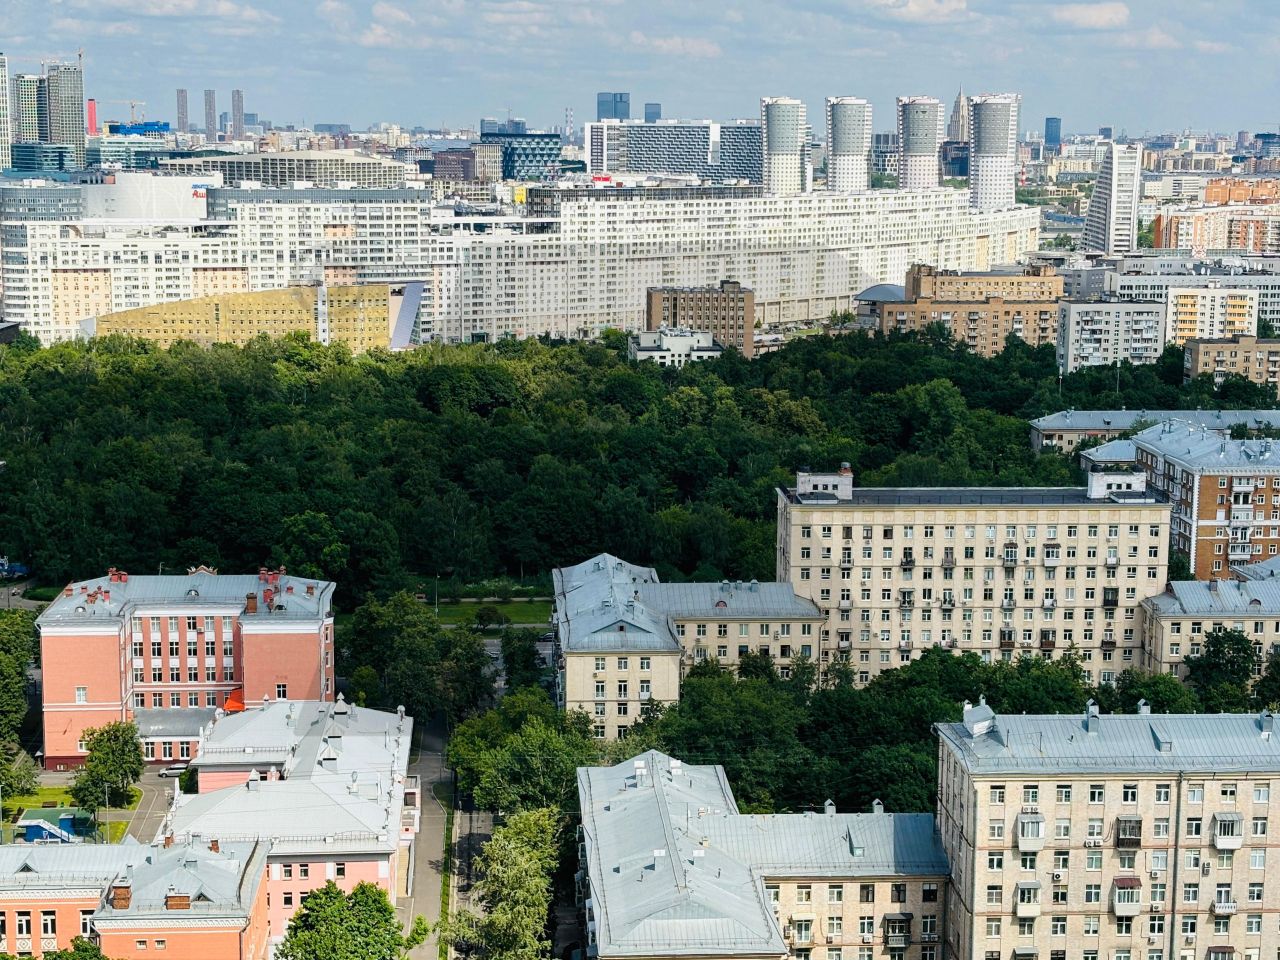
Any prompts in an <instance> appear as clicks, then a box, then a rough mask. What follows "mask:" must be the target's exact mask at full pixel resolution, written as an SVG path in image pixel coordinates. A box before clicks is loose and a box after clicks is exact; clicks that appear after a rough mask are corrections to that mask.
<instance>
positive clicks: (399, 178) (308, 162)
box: [160, 150, 412, 189]
mask: <svg viewBox="0 0 1280 960" xmlns="http://www.w3.org/2000/svg"><path fill="white" fill-rule="evenodd" d="M160 169H162V170H164V171H165V172H166V173H177V174H185V175H188V176H191V175H196V174H201V173H218V174H221V175H222V178H223V182H225V183H235V182H238V181H242V180H243V181H249V182H251V183H256V184H259V185H261V186H264V187H291V186H293V185H295V184H298V183H305V184H310V185H314V186H318V187H326V186H328V187H337V186H340V185H343V184H350V185H354V186H356V187H360V188H362V189H386V188H389V187H399V186H401V185H403V184H404V182H405V178H406V177H407V176H408V175H409V173H410V172H411V170H412V168H410V167H409V166H408V165H406V164H403V163H400V162H398V161H396V160H389V159H387V158H386V157H375V156H372V155H370V154H364V153H359V152H357V151H355V150H290V151H286V152H283V153H246V154H227V155H223V156H206V157H182V158H178V159H173V160H161V161H160Z"/></svg>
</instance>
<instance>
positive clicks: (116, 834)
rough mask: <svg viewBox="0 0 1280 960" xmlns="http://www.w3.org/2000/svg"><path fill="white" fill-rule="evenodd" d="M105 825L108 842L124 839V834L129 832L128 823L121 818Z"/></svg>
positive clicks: (117, 841)
mask: <svg viewBox="0 0 1280 960" xmlns="http://www.w3.org/2000/svg"><path fill="white" fill-rule="evenodd" d="M105 826H106V828H107V842H108V843H119V842H120V841H122V840H123V839H124V835H125V834H126V833H128V832H129V825H128V824H127V823H125V822H124V821H123V820H114V821H112V822H111V823H108V824H106V825H105Z"/></svg>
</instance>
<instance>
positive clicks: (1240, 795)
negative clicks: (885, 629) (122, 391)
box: [935, 704, 1280, 960]
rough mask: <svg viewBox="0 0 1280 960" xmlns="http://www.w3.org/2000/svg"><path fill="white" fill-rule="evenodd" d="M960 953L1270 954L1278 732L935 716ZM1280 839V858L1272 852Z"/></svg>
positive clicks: (1275, 917)
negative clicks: (951, 719) (947, 720)
mask: <svg viewBox="0 0 1280 960" xmlns="http://www.w3.org/2000/svg"><path fill="white" fill-rule="evenodd" d="M935 730H936V731H937V733H938V738H939V750H938V753H939V764H938V767H939V769H938V777H939V780H938V828H939V830H940V832H941V836H942V844H943V847H944V849H945V850H946V853H947V856H948V859H949V860H950V863H951V886H950V895H949V898H948V903H947V921H946V941H947V943H946V950H947V953H948V955H949V956H952V957H957V958H959V957H963V958H974V960H977V958H982V960H1008V958H1032V957H1035V958H1041V960H1126V958H1127V960H1271V958H1272V957H1275V956H1276V955H1277V949H1278V948H1280V882H1277V881H1276V879H1275V878H1274V877H1270V876H1268V872H1269V871H1274V870H1275V869H1276V867H1277V858H1278V857H1280V850H1277V847H1276V844H1275V843H1274V837H1275V835H1276V831H1274V830H1272V829H1271V824H1272V821H1273V820H1275V821H1276V830H1280V810H1277V808H1276V807H1273V806H1272V805H1271V789H1272V786H1273V785H1280V740H1278V739H1277V737H1276V729H1275V719H1274V717H1272V715H1271V714H1270V713H1266V712H1264V713H1262V714H1261V715H1260V716H1259V715H1250V714H1245V715H1238V714H1236V715H1233V714H1217V715H1153V714H1151V713H1150V711H1149V710H1148V709H1146V708H1145V707H1142V708H1141V709H1140V712H1139V713H1137V714H1131V715H1126V716H1121V715H1108V716H1102V715H1100V714H1099V713H1098V711H1097V708H1096V707H1095V706H1094V705H1093V704H1090V705H1089V708H1088V710H1087V711H1086V713H1085V714H1084V715H1083V716H1082V715H1075V716H1070V715H1058V716H1026V715H1021V716H1003V715H996V714H995V713H994V712H993V711H992V710H991V709H990V708H989V707H987V706H986V705H985V704H979V705H978V706H972V705H970V704H966V705H965V710H964V719H963V721H962V722H960V723H941V724H937V725H936V727H935ZM1273 851H1275V852H1273Z"/></svg>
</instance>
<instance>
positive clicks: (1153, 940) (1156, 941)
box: [1147, 934, 1160, 943]
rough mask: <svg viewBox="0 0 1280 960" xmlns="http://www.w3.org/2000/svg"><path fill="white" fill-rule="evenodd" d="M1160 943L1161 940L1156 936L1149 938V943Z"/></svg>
mask: <svg viewBox="0 0 1280 960" xmlns="http://www.w3.org/2000/svg"><path fill="white" fill-rule="evenodd" d="M1159 942H1160V938H1159V937H1157V936H1156V935H1155V934H1152V935H1151V936H1149V937H1147V943H1159Z"/></svg>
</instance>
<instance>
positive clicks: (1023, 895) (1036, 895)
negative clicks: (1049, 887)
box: [1014, 880, 1040, 920]
mask: <svg viewBox="0 0 1280 960" xmlns="http://www.w3.org/2000/svg"><path fill="white" fill-rule="evenodd" d="M1016 896H1017V900H1016V901H1015V902H1014V914H1015V916H1017V917H1018V919H1019V920H1025V919H1027V918H1029V917H1038V916H1040V881H1039V880H1027V881H1024V882H1022V883H1019V884H1018V885H1017V893H1016Z"/></svg>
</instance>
